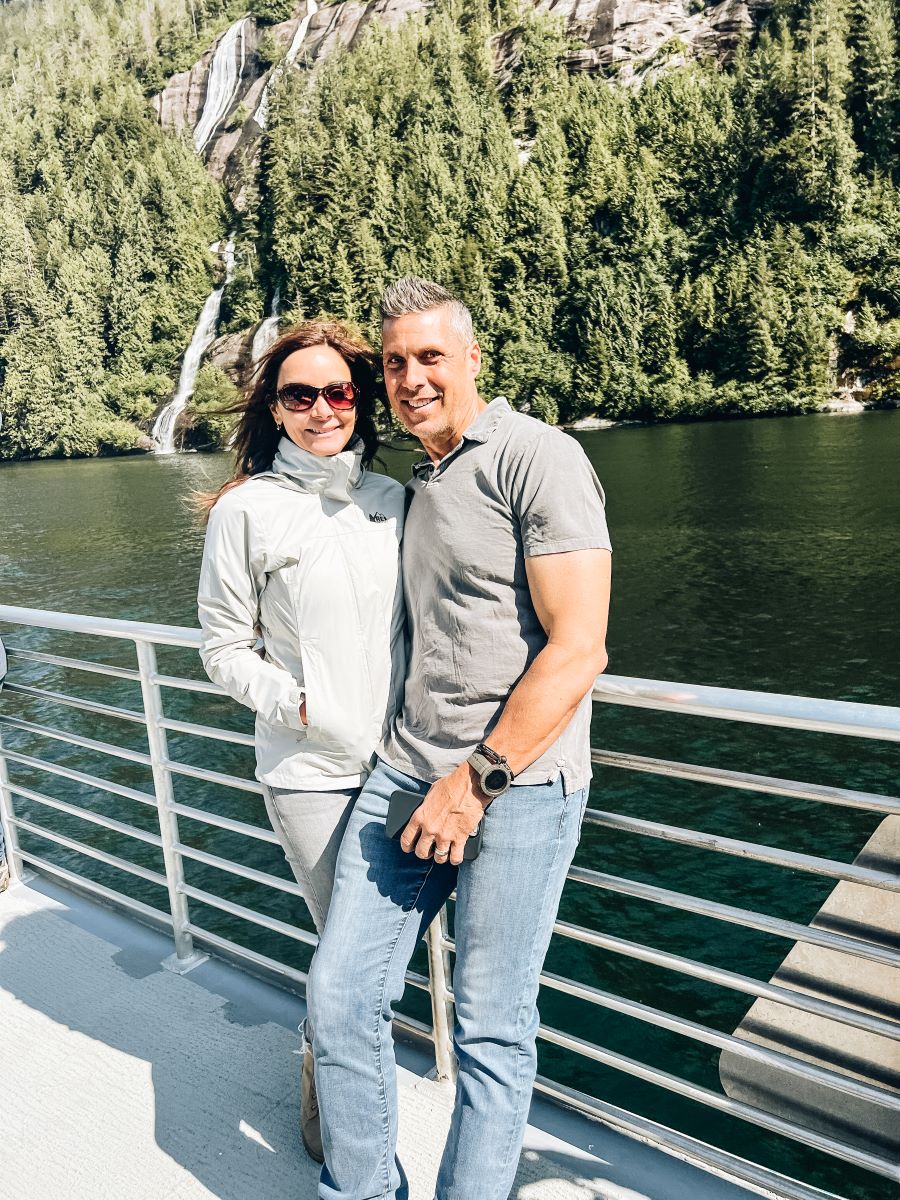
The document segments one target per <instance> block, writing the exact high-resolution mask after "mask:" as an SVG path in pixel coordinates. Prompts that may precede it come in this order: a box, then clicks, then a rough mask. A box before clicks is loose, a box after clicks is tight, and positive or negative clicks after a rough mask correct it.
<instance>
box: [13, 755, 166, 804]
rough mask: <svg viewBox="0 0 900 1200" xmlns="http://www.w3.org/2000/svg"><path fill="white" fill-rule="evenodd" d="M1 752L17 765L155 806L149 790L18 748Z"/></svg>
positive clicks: (154, 799)
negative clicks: (24, 751) (39, 756)
mask: <svg viewBox="0 0 900 1200" xmlns="http://www.w3.org/2000/svg"><path fill="white" fill-rule="evenodd" d="M3 754H4V757H5V758H6V760H7V762H11V763H18V765H19V766H22V767H28V768H29V769H30V770H32V771H46V772H47V773H48V775H58V776H59V777H60V778H61V779H69V780H71V781H72V782H73V783H80V784H81V785H82V786H83V787H88V788H93V789H94V790H95V791H98V792H109V793H111V794H112V795H113V796H122V797H123V799H125V800H135V801H136V802H137V803H138V804H148V805H149V806H150V807H151V808H156V797H155V796H154V795H153V794H152V793H151V792H142V791H139V790H138V789H137V788H132V787H128V786H127V785H126V784H124V783H112V782H111V781H110V780H108V779H100V778H99V776H97V775H87V774H86V773H85V772H84V771H76V770H75V769H74V767H64V766H63V765H62V764H61V763H55V762H49V761H47V760H45V759H41V758H32V757H31V755H30V754H20V753H19V752H18V750H7V749H6V748H5V747H4V750H3Z"/></svg>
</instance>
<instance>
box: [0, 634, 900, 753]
mask: <svg viewBox="0 0 900 1200" xmlns="http://www.w3.org/2000/svg"><path fill="white" fill-rule="evenodd" d="M0 616H2V613H0ZM592 694H593V698H594V699H595V700H598V701H600V702H601V703H608V704H622V705H626V706H629V707H632V708H652V709H656V710H658V711H660V712H677V713H686V714H687V715H689V716H696V717H715V718H716V719H718V720H724V721H743V722H746V723H748V724H754V725H777V726H779V727H780V728H783V729H807V730H811V731H814V732H819V733H837V734H844V735H846V736H848V737H865V738H875V739H877V740H881V741H891V742H897V741H900V708H891V707H888V706H887V705H882V704H859V703H857V702H855V701H845V700H820V699H817V698H814V697H808V696H788V695H784V694H781V693H777V692H747V691H741V690H739V689H737V688H721V687H707V686H705V685H702V684H688V683H670V682H666V681H664V680H659V679H652V680H651V679H630V678H626V677H625V676H621V675H600V676H599V677H598V678H597V680H596V682H595V683H594V688H593V693H592Z"/></svg>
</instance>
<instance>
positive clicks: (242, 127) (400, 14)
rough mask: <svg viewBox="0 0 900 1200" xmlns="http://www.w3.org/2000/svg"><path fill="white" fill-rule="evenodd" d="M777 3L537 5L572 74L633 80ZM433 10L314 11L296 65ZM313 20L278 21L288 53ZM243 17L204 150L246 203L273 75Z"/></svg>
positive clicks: (190, 125) (189, 74) (205, 60)
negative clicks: (228, 82) (229, 84)
mask: <svg viewBox="0 0 900 1200" xmlns="http://www.w3.org/2000/svg"><path fill="white" fill-rule="evenodd" d="M770 5H771V0H721V2H720V3H718V4H706V3H704V2H703V0H537V3H536V4H535V8H536V9H537V11H539V12H544V13H549V14H551V15H555V16H558V17H560V18H561V19H562V20H563V21H564V22H565V25H566V28H567V30H568V32H569V35H570V36H571V37H572V39H573V40H574V42H575V44H576V46H575V48H574V49H573V50H572V51H571V53H570V54H569V56H568V64H569V67H570V69H571V70H576V71H600V70H602V71H605V72H608V73H611V74H614V75H615V77H616V78H617V79H618V80H619V81H621V82H623V83H630V84H634V83H636V82H639V81H640V80H641V79H642V78H644V77H645V76H646V75H647V74H648V73H649V74H654V73H656V72H658V71H659V70H662V69H669V68H671V67H675V66H678V65H681V64H683V63H684V62H685V61H686V60H687V59H689V58H691V57H697V56H700V55H712V54H714V55H716V56H718V57H719V58H720V59H723V60H727V58H728V57H729V56H730V55H731V54H733V53H734V50H735V47H736V46H737V44H738V42H739V40H740V39H741V38H742V37H743V36H745V35H746V34H747V33H749V32H751V31H752V29H753V28H754V25H755V23H756V22H757V21H758V19H759V17H760V16H761V15H762V14H763V13H764V12H765V11H766V10H767V9H768V8H769V7H770ZM429 6H430V0H344V2H343V3H339V4H333V5H326V6H323V7H321V8H319V9H317V10H316V11H314V12H313V13H312V14H311V17H310V20H309V21H308V23H307V27H306V30H305V34H304V36H303V38H302V41H301V43H300V46H299V48H297V47H294V48H295V49H297V50H298V53H297V57H296V59H295V62H296V64H297V65H300V66H303V65H310V64H313V63H315V62H316V61H318V60H319V59H320V58H323V57H325V56H326V55H328V54H329V53H331V52H332V50H334V49H335V48H336V47H337V46H339V45H345V46H353V45H354V44H355V43H356V42H357V41H358V40H359V38H360V37H361V36H362V35H363V33H364V32H365V30H366V28H367V27H368V26H369V25H371V24H372V23H373V22H379V23H380V24H384V25H388V26H390V27H395V26H397V25H399V24H400V22H401V21H403V20H405V18H406V17H408V16H409V15H410V14H411V13H416V12H423V11H425V10H427V9H428V7H429ZM313 8H315V6H313ZM306 16H307V5H306V3H305V2H304V0H301V4H300V6H299V8H298V11H297V13H296V14H295V16H294V17H292V18H291V20H289V21H284V22H282V23H281V24H280V25H275V26H272V33H273V35H274V37H275V39H276V42H277V44H278V45H279V46H280V47H281V48H282V50H284V51H286V50H287V48H288V47H289V46H291V45H292V43H293V41H294V36H295V34H296V33H297V31H298V28H299V26H300V24H301V22H302V21H303V19H304V17H306ZM242 22H243V26H244V28H243V30H242V35H243V36H242V38H241V41H240V47H241V49H240V54H241V59H240V61H239V62H235V63H233V64H231V67H232V73H233V75H234V76H235V77H236V78H237V81H238V83H237V87H236V89H235V91H234V95H233V97H232V101H231V104H230V106H229V108H228V110H227V111H226V112H225V113H224V114H223V117H222V119H221V121H220V123H219V124H218V126H217V127H216V131H215V133H214V135H213V137H212V138H211V139H210V141H209V143H208V144H207V146H206V147H205V148H204V150H203V153H204V155H205V157H206V160H207V163H208V165H209V170H210V172H211V174H213V175H214V176H215V178H216V179H220V180H222V179H224V180H225V182H226V184H228V185H229V188H230V190H231V192H232V199H233V200H234V201H235V203H236V204H237V206H238V207H240V206H241V196H240V194H239V184H238V182H237V181H238V179H239V178H240V175H241V172H240V170H239V167H240V164H241V163H243V162H245V161H246V159H247V158H248V156H249V157H251V158H252V156H253V155H254V154H255V153H256V149H257V146H258V142H259V135H260V133H261V128H260V124H259V123H258V122H257V121H256V120H255V119H254V115H255V114H256V113H257V110H258V108H259V103H260V100H261V99H262V96H263V92H264V89H265V86H266V81H267V78H268V71H267V70H265V69H264V68H263V67H262V65H261V62H260V59H259V54H258V47H259V42H260V30H259V27H258V26H257V24H256V21H255V20H254V18H253V17H252V16H251V17H245V18H243V19H242ZM226 38H227V31H226V32H225V33H222V34H221V35H220V36H219V37H218V38H217V39H216V40H215V41H214V42H213V44H212V45H211V46H210V47H209V48H208V49H207V50H206V51H205V52H204V53H203V54H202V55H201V57H200V58H199V59H198V60H197V62H196V63H195V64H194V65H193V67H191V69H190V70H189V71H184V72H181V73H180V74H178V75H173V76H172V78H171V79H170V80H169V82H168V83H167V85H166V87H165V88H164V89H163V91H162V92H160V93H159V95H157V96H155V97H154V99H153V105H154V108H155V110H156V112H157V114H158V116H159V119H160V121H161V123H162V124H163V125H165V126H166V127H168V128H172V129H177V130H182V129H190V130H193V129H195V128H196V126H197V123H198V121H199V120H200V117H201V114H202V112H203V109H204V105H205V104H206V103H207V101H208V96H209V93H210V90H211V89H210V85H211V81H212V80H214V78H215V77H216V75H217V72H216V71H215V70H214V69H213V67H214V60H215V59H216V55H217V53H219V52H220V51H221V49H222V47H223V43H224V42H225V39H226ZM514 47H515V31H514V30H511V31H509V32H508V33H506V34H501V35H500V36H499V37H498V38H496V39H495V51H496V54H497V60H498V67H499V71H500V76H501V78H502V77H503V76H504V75H505V74H507V73H508V72H509V71H510V70H511V69H512V66H513V64H514ZM231 53H232V54H235V53H237V51H235V50H232V51H231ZM221 65H222V64H221V62H220V63H219V66H220V67H221Z"/></svg>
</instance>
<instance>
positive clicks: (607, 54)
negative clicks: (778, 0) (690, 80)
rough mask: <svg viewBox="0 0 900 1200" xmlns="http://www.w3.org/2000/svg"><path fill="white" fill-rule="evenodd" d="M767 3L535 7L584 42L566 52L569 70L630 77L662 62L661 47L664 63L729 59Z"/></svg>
mask: <svg viewBox="0 0 900 1200" xmlns="http://www.w3.org/2000/svg"><path fill="white" fill-rule="evenodd" d="M770 6H771V0H721V3H719V4H701V5H700V7H699V9H698V6H697V5H696V4H694V3H691V0H539V2H538V3H537V5H536V8H537V11H538V12H543V13H549V14H551V15H554V16H558V17H561V18H562V19H563V20H564V21H565V23H566V28H567V30H568V33H569V35H570V37H573V38H574V39H575V40H576V41H578V42H580V43H581V44H582V45H581V48H579V49H577V50H574V51H573V52H572V53H571V54H570V55H569V67H570V69H571V70H576V71H596V70H598V69H599V68H607V69H608V68H610V67H612V68H617V69H618V77H619V78H620V79H621V80H622V81H623V82H628V81H631V80H636V79H640V78H641V77H642V76H643V74H644V71H645V70H646V69H647V68H648V67H655V68H656V69H658V68H659V67H660V66H662V65H663V64H662V63H654V59H655V58H656V57H657V55H659V53H660V51H661V50H662V49H663V47H667V53H666V54H665V66H667V67H671V66H677V65H680V64H683V63H684V62H685V61H686V60H687V59H688V58H693V57H697V56H699V55H707V54H715V55H716V56H718V57H719V58H722V59H727V58H728V57H729V55H731V54H732V53H733V52H734V50H735V48H736V46H737V44H738V42H739V41H740V39H741V38H742V37H744V36H745V35H746V34H748V33H750V32H751V31H752V30H753V28H754V25H755V18H756V17H758V15H760V14H761V13H762V12H764V11H765V10H767V9H768V8H769V7H770ZM676 39H677V42H676ZM669 46H671V49H668V47H669Z"/></svg>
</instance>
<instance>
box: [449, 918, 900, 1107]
mask: <svg viewBox="0 0 900 1200" xmlns="http://www.w3.org/2000/svg"><path fill="white" fill-rule="evenodd" d="M441 940H442V942H443V944H444V945H446V946H453V943H451V942H450V940H449V939H448V938H442V939H441ZM453 948H454V949H455V946H453ZM539 981H540V983H541V984H543V985H544V986H545V987H549V988H553V989H554V990H555V991H558V992H565V993H566V995H569V996H575V997H576V998H577V999H579V1000H585V1001H587V1002H588V1003H590V1004H596V1005H598V1006H600V1007H601V1008H606V1009H609V1010H610V1011H612V1012H618V1013H621V1014H622V1015H623V1016H626V1017H632V1018H633V1019H634V1020H636V1021H643V1022H645V1023H646V1024H649V1025H653V1026H655V1027H656V1028H659V1029H667V1030H668V1031H669V1032H670V1033H677V1034H679V1035H680V1036H682V1037H687V1038H690V1039H691V1040H692V1041H697V1042H703V1043H705V1044H706V1045H708V1046H716V1047H718V1049H720V1050H728V1051H730V1052H731V1053H732V1054H737V1055H738V1056H740V1057H742V1058H749V1059H751V1060H752V1061H755V1062H765V1063H771V1064H772V1065H773V1066H775V1067H777V1068H779V1069H780V1070H784V1071H788V1072H789V1073H791V1074H794V1075H799V1076H800V1078H802V1079H808V1080H811V1081H812V1082H814V1083H818V1084H820V1085H821V1086H822V1087H828V1088H831V1089H832V1091H837V1092H845V1093H846V1094H847V1095H850V1096H855V1097H856V1098H857V1099H859V1100H865V1101H867V1102H869V1103H872V1104H879V1105H881V1106H882V1107H883V1108H888V1109H890V1110H891V1111H894V1112H900V1098H898V1097H897V1095H896V1094H895V1093H894V1092H888V1091H886V1090H885V1089H884V1088H880V1087H877V1086H874V1085H869V1084H865V1083H860V1082H859V1081H858V1080H856V1079H853V1078H851V1077H850V1076H847V1075H842V1074H839V1073H838V1072H836V1071H832V1070H829V1069H828V1068H825V1067H818V1066H816V1065H815V1064H813V1063H810V1062H806V1061H805V1060H803V1059H798V1058H792V1057H791V1056H790V1055H788V1054H783V1053H782V1052H781V1051H778V1050H770V1049H769V1048H768V1047H765V1046H760V1045H759V1044H757V1043H755V1042H749V1041H746V1040H744V1039H742V1038H737V1037H734V1036H733V1035H732V1034H729V1033H721V1032H720V1031H719V1030H717V1029H710V1028H708V1027H707V1026H705V1025H699V1024H697V1022H696V1021H690V1020H688V1019H687V1018H686V1017H678V1016H675V1014H674V1013H668V1012H663V1011H662V1010H661V1009H658V1008H652V1007H650V1006H649V1005H647V1004H642V1003H641V1002H640V1001H638V1000H629V999H628V998H627V997H625V996H617V995H614V994H613V993H612V992H606V991H603V990H602V989H600V988H595V987H591V986H590V985H589V984H582V983H576V982H575V981H574V980H572V979H566V978H564V977H563V976H561V975H554V974H553V973H551V972H545V971H542V972H541V974H540V976H539ZM446 995H447V999H449V1000H451V1001H454V1000H455V999H456V997H455V995H454V993H453V991H452V990H451V989H449V988H448V989H447V993H446ZM892 1036H893V1035H892ZM585 1045H588V1046H592V1045H594V1043H593V1042H585ZM595 1048H596V1049H602V1047H595Z"/></svg>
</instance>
